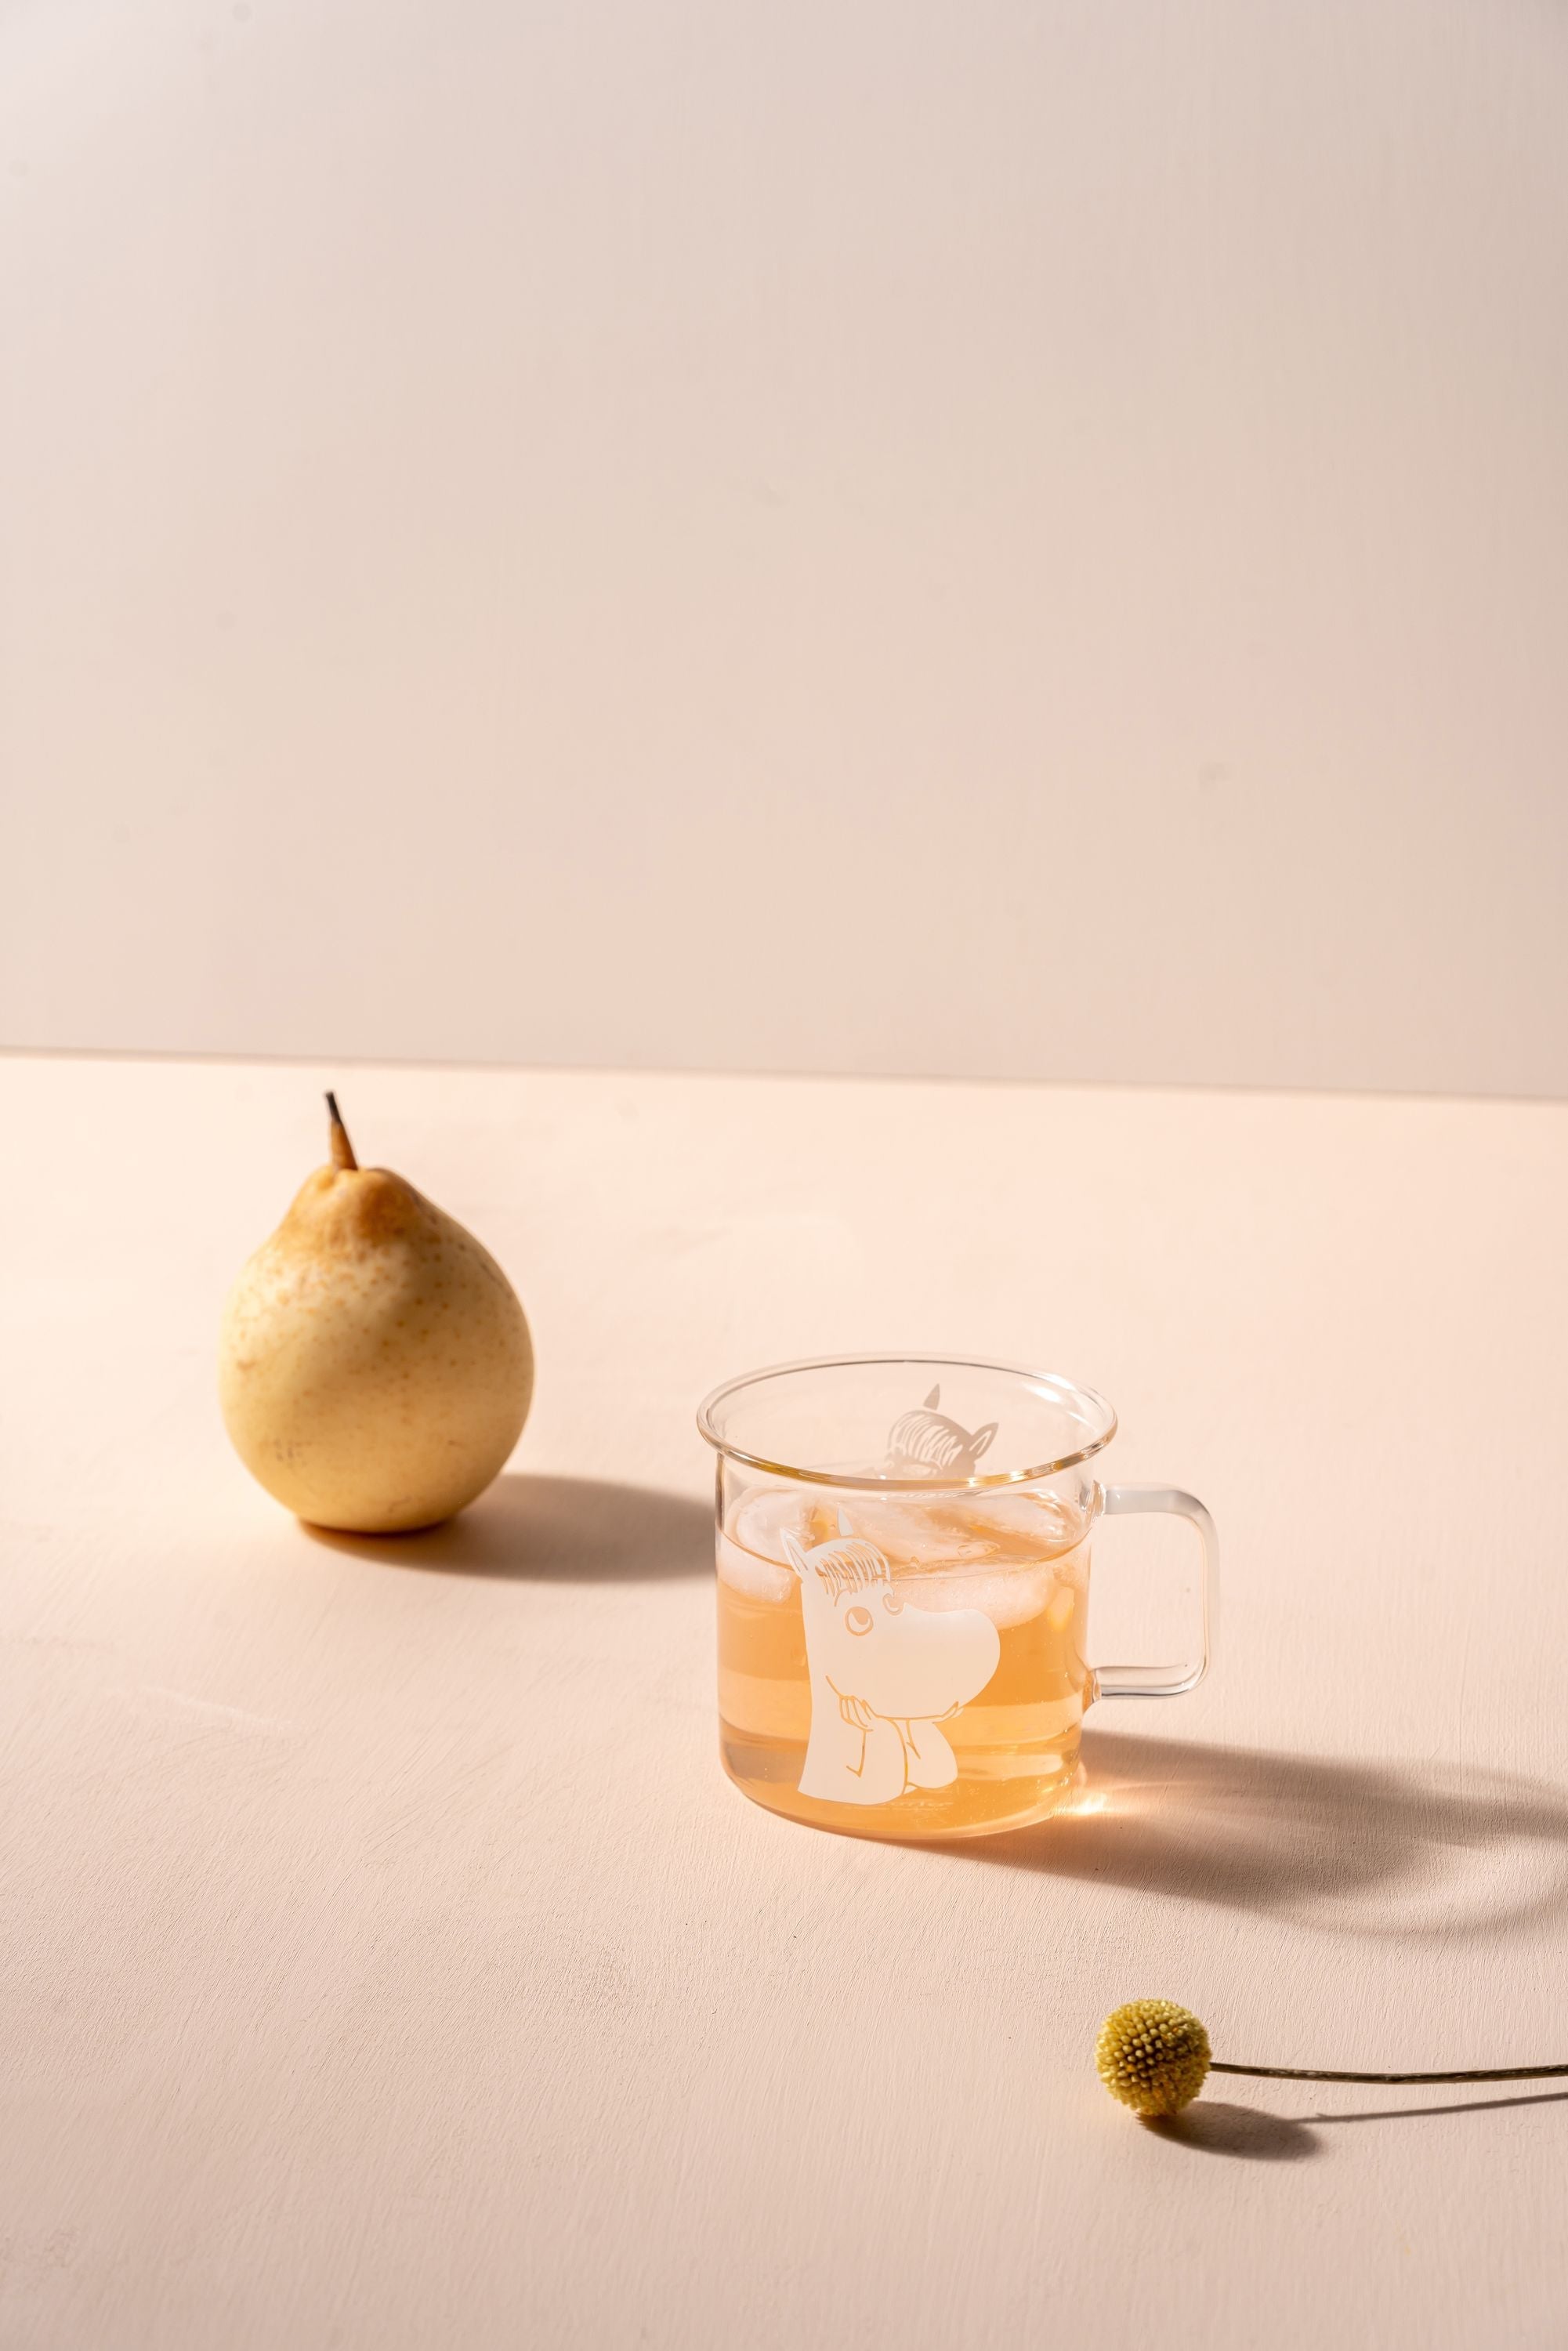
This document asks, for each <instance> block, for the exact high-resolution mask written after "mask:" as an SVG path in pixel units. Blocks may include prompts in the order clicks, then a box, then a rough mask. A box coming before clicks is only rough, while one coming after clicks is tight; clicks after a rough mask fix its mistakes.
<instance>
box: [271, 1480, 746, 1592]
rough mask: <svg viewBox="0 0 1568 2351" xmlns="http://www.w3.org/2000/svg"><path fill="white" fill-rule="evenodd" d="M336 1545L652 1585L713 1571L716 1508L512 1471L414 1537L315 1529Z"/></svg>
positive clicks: (398, 1559)
mask: <svg viewBox="0 0 1568 2351" xmlns="http://www.w3.org/2000/svg"><path fill="white" fill-rule="evenodd" d="M305 1531H306V1532H307V1533H308V1535H309V1536H310V1537H311V1538H312V1539H313V1541H317V1542H319V1543H326V1544H328V1545H329V1547H330V1548H331V1549H332V1550H333V1551H343V1552H351V1553H354V1554H355V1555H356V1556H358V1557H359V1558H361V1559H373V1560H379V1561H381V1562H383V1563H384V1564H385V1565H386V1566H388V1567H401V1568H423V1569H424V1570H426V1571H427V1572H428V1573H434V1574H444V1575H483V1576H507V1577H511V1578H513V1579H515V1580H517V1581H518V1582H521V1583H647V1582H651V1581H653V1580H655V1579H658V1578H667V1577H675V1576H696V1575H707V1574H711V1573H712V1572H713V1510H712V1506H711V1504H709V1503H707V1502H697V1501H694V1500H692V1499H691V1498H690V1497H689V1496H687V1495H685V1494H667V1493H664V1492H662V1491H661V1490H660V1489H658V1488H656V1487H652V1486H621V1485H614V1484H612V1483H610V1482H608V1481H607V1480H605V1479H598V1478H551V1477H544V1476H538V1475H535V1474H532V1473H530V1472H527V1471H520V1472H519V1471H512V1472H510V1473H509V1474H507V1476H504V1477H500V1478H497V1480H496V1482H495V1484H494V1485H493V1486H490V1487H488V1488H487V1489H486V1491H485V1492H484V1493H483V1494H481V1495H480V1496H479V1499H477V1501H475V1502H471V1503H470V1504H469V1506H468V1508H467V1509H466V1510H463V1511H460V1512H459V1514H458V1516H457V1517H456V1518H455V1519H448V1520H445V1522H444V1524H443V1525H441V1526H438V1527H424V1528H422V1529H420V1530H419V1531H418V1532H416V1533H413V1534H405V1535H354V1534H345V1533H343V1532H342V1531H340V1530H339V1529H338V1528H336V1527H313V1526H308V1525H307V1527H306V1530H305Z"/></svg>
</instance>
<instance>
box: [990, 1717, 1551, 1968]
mask: <svg viewBox="0 0 1568 2351" xmlns="http://www.w3.org/2000/svg"><path fill="white" fill-rule="evenodd" d="M1083 1763H1084V1767H1085V1775H1086V1781H1087V1786H1086V1789H1085V1792H1084V1794H1083V1796H1082V1798H1081V1800H1080V1801H1079V1802H1078V1803H1076V1804H1075V1805H1071V1806H1069V1807H1068V1808H1067V1809H1066V1810H1065V1811H1063V1812H1061V1813H1057V1814H1056V1815H1054V1816H1053V1817H1052V1818H1051V1819H1050V1820H1047V1821H1043V1822H1041V1823H1040V1824H1039V1826H1038V1827H1035V1828H1030V1829H1020V1830H1017V1831H1014V1832H1012V1833H1010V1834H1006V1835H1001V1836H996V1837H989V1838H983V1839H977V1840H976V1842H975V1843H974V1844H970V1845H967V1846H966V1847H964V1848H963V1850H964V1853H965V1855H966V1857H967V1858H972V1859H976V1860H983V1861H987V1862H991V1863H1001V1864H1003V1865H1007V1866H1010V1867H1012V1868H1015V1869H1035V1870H1039V1871H1040V1872H1041V1873H1043V1874H1046V1875H1050V1876H1065V1877H1090V1878H1093V1879H1095V1880H1096V1881H1098V1882H1100V1883H1103V1884H1106V1885H1112V1886H1128V1887H1132V1888H1136V1889H1137V1890H1138V1891H1139V1892H1142V1893H1149V1894H1159V1895H1166V1896H1174V1897H1177V1898H1180V1899H1184V1900H1196V1901H1201V1902H1209V1903H1214V1904H1217V1905H1218V1906H1221V1907H1228V1908H1232V1909H1239V1910H1250V1911H1257V1912H1260V1913H1263V1914H1266V1915H1270V1916H1275V1917H1284V1918H1289V1919H1291V1921H1292V1922H1294V1923H1297V1924H1303V1925H1312V1926H1317V1927H1322V1928H1332V1929H1333V1930H1335V1931H1338V1932H1342V1933H1343V1932H1349V1933H1353V1934H1361V1935H1367V1936H1379V1935H1382V1936H1409V1935H1442V1936H1452V1935H1455V1934H1463V1933H1471V1934H1479V1933H1483V1932H1484V1933H1496V1932H1497V1931H1498V1930H1499V1929H1500V1928H1507V1927H1509V1926H1519V1925H1523V1924H1526V1923H1529V1922H1532V1921H1538V1920H1540V1919H1542V1918H1546V1917H1552V1916H1553V1915H1555V1914H1556V1913H1557V1912H1558V1911H1560V1910H1561V1909H1562V1908H1563V1906H1564V1904H1565V1902H1568V1801H1565V1800H1564V1798H1563V1795H1562V1794H1560V1793H1559V1792H1557V1791H1556V1790H1555V1789H1552V1788H1550V1787H1545V1786H1543V1785H1542V1784H1541V1783H1540V1782H1531V1781H1525V1780H1518V1779H1512V1778H1510V1777H1508V1776H1506V1775H1504V1774H1502V1773H1490V1772H1485V1771H1463V1772H1460V1771H1457V1770H1449V1769H1445V1768H1443V1767H1439V1766H1436V1765H1422V1766H1418V1767H1408V1768H1401V1767H1397V1766H1394V1765H1388V1764H1375V1763H1362V1762H1355V1761H1344V1762H1339V1761H1324V1760H1322V1759H1320V1758H1318V1757H1315V1756H1306V1755H1291V1754H1275V1753H1271V1752H1270V1751H1268V1750H1261V1749H1255V1748H1225V1747H1204V1746H1200V1745H1197V1744H1193V1743H1189V1742H1186V1741H1184V1740H1167V1739H1140V1738H1136V1737H1133V1736H1130V1735H1128V1734H1126V1733H1123V1732H1118V1731H1103V1730H1095V1729H1086V1730H1085V1732H1084V1735H1083Z"/></svg>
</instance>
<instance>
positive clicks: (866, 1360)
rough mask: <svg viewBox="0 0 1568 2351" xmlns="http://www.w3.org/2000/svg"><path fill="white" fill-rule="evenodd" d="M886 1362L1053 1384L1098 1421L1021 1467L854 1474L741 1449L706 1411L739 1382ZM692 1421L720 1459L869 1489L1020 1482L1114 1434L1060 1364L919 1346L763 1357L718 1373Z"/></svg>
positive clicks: (1104, 1414)
mask: <svg viewBox="0 0 1568 2351" xmlns="http://www.w3.org/2000/svg"><path fill="white" fill-rule="evenodd" d="M856 1364H880V1365H892V1364H921V1365H923V1366H924V1367H925V1368H926V1369H928V1370H936V1371H955V1372H993V1373H996V1374H999V1375H1000V1376H1001V1377H1002V1378H1003V1379H1010V1380H1029V1381H1031V1382H1033V1383H1034V1384H1035V1385H1037V1386H1043V1387H1048V1388H1051V1389H1054V1390H1056V1391H1057V1392H1058V1393H1060V1394H1064V1395H1071V1396H1072V1397H1073V1398H1075V1399H1076V1400H1077V1401H1079V1402H1080V1403H1088V1404H1090V1405H1092V1406H1093V1407H1094V1410H1095V1411H1096V1413H1098V1415H1099V1416H1100V1418H1101V1421H1102V1423H1103V1426H1102V1427H1101V1429H1100V1432H1099V1434H1098V1435H1097V1436H1096V1437H1094V1438H1093V1440H1092V1443H1090V1444H1087V1445H1081V1446H1079V1447H1077V1448H1076V1450H1075V1451H1073V1452H1071V1453H1064V1454H1062V1455H1061V1457H1060V1458H1059V1459H1057V1460H1054V1461H1041V1462H1038V1463H1034V1464H1032V1465H1031V1466H1030V1468H1025V1469H1001V1470H995V1471H993V1472H991V1474H990V1475H988V1476H978V1477H973V1478H857V1477H853V1476H851V1475H847V1474H846V1473H844V1472H843V1471H841V1470H836V1469H806V1468H801V1467H800V1464H799V1463H798V1462H791V1461H772V1460H769V1459H768V1457H767V1456H766V1455H765V1454H760V1453H748V1452H747V1450H746V1449H745V1447H742V1446H739V1445H734V1444H731V1443H730V1442H729V1441H728V1440H727V1438H726V1437H722V1436H721V1435H720V1434H719V1431H718V1429H717V1427H716V1425H715V1421H714V1415H715V1413H716V1411H717V1409H718V1407H719V1406H720V1405H723V1404H725V1403H727V1401H728V1399H729V1398H730V1397H731V1396H734V1395H738V1394H739V1393H740V1391H741V1390H742V1389H744V1388H750V1387H757V1386H759V1385H760V1384H761V1383H762V1382H763V1381H765V1380H775V1379H782V1378H785V1377H787V1376H788V1375H789V1374H792V1373H795V1372H839V1371H845V1370H849V1369H851V1368H852V1367H853V1366H854V1365H856ZM697 1429H698V1432H699V1434H700V1435H701V1436H702V1437H704V1438H705V1439H706V1442H707V1443H708V1444H709V1445H711V1446H712V1447H713V1449H714V1451H715V1452H716V1453H717V1454H719V1455H721V1456H722V1457H723V1458H724V1459H725V1460H727V1461H741V1462H744V1463H745V1464H746V1466H747V1468H750V1469H761V1470H764V1471H766V1473H767V1474H768V1476H769V1477H772V1478H791V1479H795V1480H796V1482H797V1483H798V1484H800V1485H805V1486H841V1487H844V1488H846V1489H849V1490H850V1491H852V1492H875V1493H911V1494H932V1493H944V1492H946V1493H958V1492H964V1493H973V1492H975V1491H977V1489H983V1488H987V1487H998V1486H1027V1485H1031V1484H1033V1483H1034V1481H1035V1480H1036V1479H1040V1478H1053V1477H1055V1476H1056V1474H1057V1472H1058V1471H1059V1470H1061V1469H1072V1468H1076V1467H1077V1465H1078V1464H1079V1462H1081V1461H1089V1460H1092V1458H1093V1457H1094V1455H1095V1454H1097V1453H1103V1451H1104V1449H1105V1447H1106V1446H1107V1445H1109V1444H1110V1442H1111V1439H1112V1438H1113V1437H1114V1436H1115V1434H1116V1415H1115V1412H1114V1410H1113V1407H1112V1406H1111V1405H1110V1404H1109V1403H1107V1401H1106V1399H1105V1398H1104V1397H1103V1395H1101V1394H1100V1392H1099V1390H1098V1389H1097V1388H1091V1387H1085V1386H1084V1384H1083V1383H1082V1380H1074V1379H1070V1378H1069V1377H1068V1375H1067V1374H1066V1373H1065V1372H1040V1371H1033V1370H1031V1369H1030V1368H1029V1366H1028V1365H1026V1364H998V1363H995V1362H993V1361H992V1360H991V1358H990V1357H988V1356H982V1355H931V1354H926V1353H923V1352H921V1351H919V1350H914V1349H907V1348H898V1349H891V1350H890V1349H883V1348H878V1349H875V1350H873V1352H872V1353H869V1354H853V1355H803V1356H801V1357H800V1358H799V1359H798V1360H797V1361H796V1362H794V1363H789V1364H764V1365H762V1366H761V1368H760V1369H758V1370H757V1371H754V1372H741V1373H740V1374H737V1377H736V1378H734V1379H729V1380H722V1381H720V1383H719V1384H718V1386H717V1387H716V1388H710V1389H709V1391H708V1393H707V1395H706V1396H704V1398H703V1400H702V1402H701V1404H699V1405H698V1406H697Z"/></svg>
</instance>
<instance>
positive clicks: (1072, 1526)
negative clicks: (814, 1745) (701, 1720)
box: [718, 1491, 1089, 1837]
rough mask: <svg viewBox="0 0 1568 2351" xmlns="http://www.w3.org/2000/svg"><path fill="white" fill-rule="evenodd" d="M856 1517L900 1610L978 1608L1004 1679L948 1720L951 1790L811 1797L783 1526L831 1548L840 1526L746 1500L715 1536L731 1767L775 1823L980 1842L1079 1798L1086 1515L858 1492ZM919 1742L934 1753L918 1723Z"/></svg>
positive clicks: (1025, 1496) (724, 1742) (806, 1686)
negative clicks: (875, 1798)
mask: <svg viewBox="0 0 1568 2351" xmlns="http://www.w3.org/2000/svg"><path fill="white" fill-rule="evenodd" d="M852 1510H853V1513H854V1531H855V1533H856V1535H857V1536H861V1537H863V1538H864V1539H865V1540H866V1541H869V1542H871V1543H873V1544H874V1545H875V1547H876V1549H877V1551H878V1552H880V1553H881V1555H882V1557H883V1559H884V1560H885V1561H886V1562H887V1566H888V1569H889V1571H890V1588H891V1591H892V1593H893V1594H894V1600H893V1605H894V1607H895V1608H896V1607H898V1606H900V1605H902V1606H904V1607H911V1608H925V1609H931V1610H934V1611H938V1612H940V1611H943V1610H947V1609H958V1610H978V1611H979V1612H980V1613H981V1614H984V1615H986V1616H988V1617H989V1618H990V1620H991V1623H992V1624H993V1625H995V1626H996V1629H997V1635H998V1643H999V1649H1000V1656H999V1662H998V1665H997V1668H996V1671H995V1672H994V1674H993V1675H992V1676H991V1677H990V1679H989V1680H988V1682H987V1683H986V1685H985V1687H983V1688H982V1689H980V1690H979V1691H978V1692H977V1695H975V1696H974V1697H973V1698H970V1699H969V1700H968V1702H967V1704H963V1705H961V1706H959V1707H958V1708H957V1709H956V1712H953V1713H951V1714H947V1715H946V1716H944V1717H941V1718H938V1728H939V1730H940V1733H941V1735H942V1737H943V1738H944V1739H945V1740H946V1742H947V1744H948V1745H949V1746H950V1747H951V1749H952V1750H953V1756H954V1759H955V1761H956V1765H957V1774H956V1778H955V1779H953V1780H952V1781H951V1782H950V1783H949V1784H948V1785H946V1786H945V1787H923V1786H918V1785H910V1786H908V1787H906V1788H905V1790H904V1792H903V1793H901V1794H898V1795H895V1796H894V1797H893V1798H891V1799H890V1800H889V1801H886V1802H877V1803H864V1804H862V1803H846V1802H831V1801H827V1800H824V1799H822V1798H821V1797H819V1796H814V1795H805V1794H802V1793H801V1791H800V1779H801V1774H802V1771H803V1769H804V1766H805V1759H806V1747H807V1740H808V1738H809V1736H810V1730H811V1708H812V1703H813V1699H812V1684H811V1678H810V1670H809V1666H808V1658H807V1645H806V1624H805V1616H804V1612H803V1607H802V1590H801V1581H800V1575H799V1574H798V1573H796V1572H795V1571H794V1569H793V1568H792V1567H790V1566H789V1565H787V1564H780V1563H779V1551H780V1541H781V1533H780V1531H781V1530H782V1529H783V1528H786V1527H787V1528H788V1529H789V1531H790V1533H791V1534H792V1535H793V1536H794V1538H795V1539H796V1541H798V1542H799V1543H800V1544H802V1545H804V1546H807V1547H808V1548H809V1547H811V1546H815V1545H818V1544H822V1543H828V1542H831V1540H832V1538H833V1535H834V1532H835V1529H836V1526H837V1518H836V1513H835V1511H834V1510H833V1509H832V1508H831V1505H828V1504H825V1503H823V1502H822V1501H821V1499H820V1497H813V1498H812V1499H810V1501H808V1502H804V1503H802V1502H801V1501H800V1500H797V1499H794V1498H792V1497H789V1496H787V1495H781V1494H779V1493H777V1492H772V1491H766V1492H761V1493H757V1494H753V1495H751V1496H749V1497H747V1499H746V1500H745V1501H743V1502H742V1504H741V1505H740V1507H739V1509H738V1510H737V1511H736V1512H735V1513H734V1514H733V1518H732V1521H731V1523H730V1525H729V1526H728V1527H727V1529H726V1530H725V1532H724V1533H723V1534H722V1535H721V1537H720V1539H719V1545H718V1688H719V1718H720V1726H719V1729H720V1752H721V1754H722V1757H723V1761H724V1767H725V1770H726V1771H727V1772H728V1773H729V1775H730V1777H731V1779H732V1780H734V1781H736V1782H737V1784H738V1785H739V1786H740V1787H742V1788H743V1789H744V1790H745V1791H746V1793H747V1795H748V1796H750V1797H752V1798H753V1799H754V1800H755V1801H756V1802H758V1803H762V1804H767V1805H768V1806H769V1807H770V1808H771V1809H772V1810H773V1811H774V1812H779V1813H789V1814H790V1815H791V1816H792V1817H793V1818H795V1819H797V1820H803V1821H810V1822H813V1823H816V1824H817V1825H818V1826H820V1827H823V1828H833V1829H838V1830H841V1831H844V1830H848V1831H850V1832H851V1833H858V1834H862V1835H866V1836H877V1837H889V1836H893V1837H938V1836H941V1837H951V1836H974V1835H979V1834H984V1833H985V1832H986V1831H988V1830H994V1829H999V1828H1010V1827H1017V1826H1019V1825H1021V1824H1022V1823H1024V1822H1027V1821H1031V1820H1038V1819H1040V1818H1041V1817H1042V1815H1044V1814H1045V1813H1051V1812H1053V1811H1055V1810H1056V1809H1057V1807H1058V1806H1059V1805H1060V1804H1061V1803H1062V1802H1064V1801H1065V1800H1067V1799H1068V1798H1069V1797H1071V1794H1072V1793H1073V1791H1074V1785H1075V1773H1076V1769H1077V1763H1078V1743H1079V1733H1080V1728H1081V1725H1082V1716H1083V1708H1084V1704H1085V1700H1086V1687H1087V1684H1088V1681H1089V1669H1088V1667H1087V1666H1086V1665H1085V1664H1084V1661H1083V1647H1084V1631H1085V1617H1086V1614H1087V1602H1088V1571H1089V1529H1088V1525H1087V1522H1086V1520H1085V1519H1084V1517H1083V1516H1082V1513H1080V1512H1077V1511H1075V1510H1072V1509H1071V1507H1070V1506H1069V1505H1068V1504H1067V1503H1065V1502H1064V1501H1062V1500H1061V1499H1060V1498H1059V1497H1058V1496H1056V1495H1054V1494H1050V1493H1044V1494H1030V1493H1019V1494H1012V1495H1008V1496H1003V1497H994V1498H988V1499H987V1501H986V1503H985V1504H984V1506H983V1508H982V1507H977V1506H976V1505H974V1504H972V1503H970V1504H966V1502H965V1501H964V1499H963V1498H962V1497H955V1498H954V1499H953V1500H952V1501H951V1502H938V1501H937V1500H936V1498H935V1497H933V1499H931V1500H930V1501H928V1502H927V1501H921V1502H916V1501H915V1500H913V1499H910V1498H907V1497H895V1496H889V1497H887V1498H886V1499H877V1500H876V1501H874V1502H868V1501H867V1500H866V1499H865V1498H864V1497H862V1496H859V1495H857V1496H855V1497H853V1498H852ZM879 1596H880V1588H879V1589H873V1591H870V1592H866V1591H860V1592H844V1593H841V1604H842V1603H843V1602H857V1601H862V1600H870V1601H872V1602H873V1604H874V1602H875V1601H876V1599H877V1598H878V1597H879ZM883 1605H886V1601H885V1599H884V1600H883ZM979 1629H980V1631H981V1633H982V1634H983V1631H984V1628H983V1627H981V1628H979ZM912 1736H913V1738H914V1740H915V1741H916V1742H918V1743H921V1744H924V1745H925V1747H926V1748H927V1750H929V1747H930V1745H931V1742H930V1741H929V1740H924V1739H923V1734H922V1732H921V1729H920V1727H919V1726H915V1729H914V1731H913V1733H912ZM940 1768H945V1763H944V1765H943V1766H942V1767H940Z"/></svg>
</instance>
